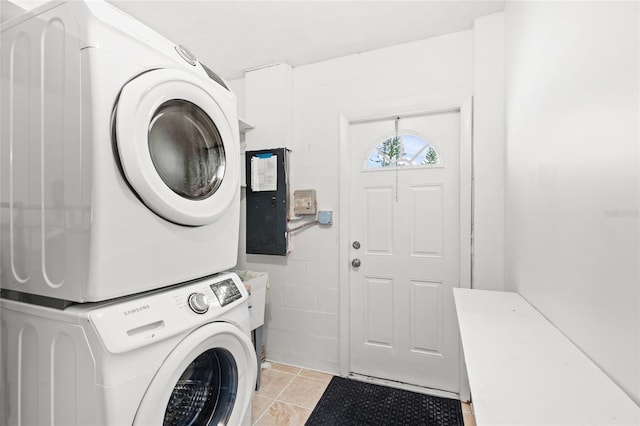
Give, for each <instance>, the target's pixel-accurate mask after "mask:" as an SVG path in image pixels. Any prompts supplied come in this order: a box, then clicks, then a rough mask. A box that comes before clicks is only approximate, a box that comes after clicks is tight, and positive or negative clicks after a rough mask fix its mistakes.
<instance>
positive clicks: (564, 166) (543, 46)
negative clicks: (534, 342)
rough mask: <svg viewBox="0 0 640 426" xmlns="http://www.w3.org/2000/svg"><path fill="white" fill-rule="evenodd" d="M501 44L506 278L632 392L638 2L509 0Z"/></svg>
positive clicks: (639, 364) (638, 309) (637, 310)
mask: <svg viewBox="0 0 640 426" xmlns="http://www.w3.org/2000/svg"><path fill="white" fill-rule="evenodd" d="M505 43H506V56H505V57H506V65H507V67H506V82H507V86H506V123H507V125H506V139H507V145H506V146H507V168H506V182H507V187H506V253H507V256H506V281H507V282H509V283H510V284H512V285H513V286H514V288H515V289H516V290H517V291H518V292H520V293H521V294H522V295H523V296H524V297H525V298H526V299H527V300H529V301H530V302H531V303H532V304H533V305H534V306H535V307H536V308H537V309H539V310H540V311H541V312H542V314H544V315H545V316H546V317H547V318H549V319H550V320H551V321H552V322H553V323H554V324H555V325H556V326H557V327H558V328H559V329H560V330H561V331H562V332H564V333H565V334H566V335H567V336H568V337H569V338H570V339H571V340H572V341H573V342H574V343H576V344H577V345H578V346H579V347H580V348H581V349H582V350H583V351H584V352H585V353H586V354H587V355H588V356H589V357H591V358H592V359H593V360H594V361H595V362H596V363H597V364H599V365H600V367H601V368H603V370H605V371H606V372H607V373H608V374H609V375H610V376H611V377H612V378H613V379H614V380H615V381H616V382H617V383H619V384H620V385H621V386H622V387H623V388H624V389H625V390H626V391H627V392H628V393H629V394H630V395H631V396H632V397H634V398H635V400H636V401H637V402H640V342H639V336H640V300H639V296H640V295H639V274H638V259H639V257H638V231H639V227H638V178H639V174H638V169H639V156H638V155H639V152H638V145H639V144H638V140H639V136H640V135H639V120H638V117H639V116H638V114H639V110H638V90H639V86H638V77H639V73H638V71H639V70H638V53H639V45H638V3H637V2H626V3H622V2H620V3H616V2H507V6H506V9H505ZM550 385H552V384H550Z"/></svg>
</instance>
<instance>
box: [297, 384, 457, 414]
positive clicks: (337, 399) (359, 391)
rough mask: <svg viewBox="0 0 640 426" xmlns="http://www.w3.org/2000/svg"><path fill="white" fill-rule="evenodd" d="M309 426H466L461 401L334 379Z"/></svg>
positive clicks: (315, 410) (323, 395)
mask: <svg viewBox="0 0 640 426" xmlns="http://www.w3.org/2000/svg"><path fill="white" fill-rule="evenodd" d="M306 425H307V426H320V425H327V426H329V425H331V426H336V425H341V426H351V425H367V426H372V425H385V426H386V425H411V426H414V425H429V426H464V420H463V418H462V407H461V406H460V401H458V400H455V399H448V398H439V397H436V396H429V395H424V394H421V393H415V392H409V391H406V390H402V389H395V388H390V387H387V386H380V385H374V384H371V383H365V382H360V381H357V380H352V379H344V378H342V377H334V378H333V379H331V383H329V386H327V389H326V390H325V391H324V394H322V398H320V402H318V405H316V408H315V409H314V410H313V412H312V413H311V416H310V417H309V420H307V423H306Z"/></svg>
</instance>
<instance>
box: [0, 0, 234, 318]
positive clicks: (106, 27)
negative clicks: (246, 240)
mask: <svg viewBox="0 0 640 426" xmlns="http://www.w3.org/2000/svg"><path fill="white" fill-rule="evenodd" d="M0 34H1V39H2V41H1V43H2V45H1V46H2V47H1V51H0V56H1V57H0V63H1V64H0V71H1V76H2V78H1V83H0V84H1V85H2V86H1V87H0V91H1V93H2V96H1V97H0V98H1V100H0V203H1V205H0V207H1V209H0V224H1V227H0V232H1V234H2V235H1V239H2V247H1V249H0V253H1V262H0V268H1V270H0V272H1V274H2V275H1V277H2V279H1V285H2V288H3V289H4V291H5V292H7V291H8V292H19V293H24V294H26V295H27V296H26V297H27V298H26V299H24V300H29V301H33V300H34V299H33V298H31V299H29V297H30V296H28V295H36V296H42V297H46V298H48V299H47V300H48V302H49V303H50V304H51V305H53V306H58V307H60V306H66V305H67V303H66V302H65V301H67V302H69V301H73V302H87V301H89V302H95V301H101V300H107V299H111V298H115V297H120V296H124V295H130V294H134V293H138V292H143V291H147V290H151V289H156V288H161V287H164V286H167V285H173V284H177V283H180V282H185V281H188V280H191V279H197V278H201V277H204V276H207V275H211V274H214V273H218V272H221V271H224V270H227V269H230V268H231V267H233V266H234V265H235V263H236V260H237V247H238V231H239V215H240V207H239V206H240V204H239V197H240V195H239V191H240V173H241V172H240V146H239V134H238V119H237V111H236V98H235V96H234V95H233V93H231V91H230V90H229V89H228V87H227V86H226V84H225V82H224V81H223V80H222V79H221V78H220V77H218V76H217V75H216V74H215V73H213V71H211V70H210V69H208V68H206V67H204V66H203V65H201V64H200V63H199V62H198V61H197V60H196V59H195V58H194V57H193V55H191V54H190V53H189V52H188V51H187V50H186V49H185V48H182V47H179V46H176V45H175V44H173V43H171V42H169V41H168V40H166V39H165V38H163V37H162V36H160V35H159V34H157V33H155V32H154V31H152V30H150V29H149V28H147V27H145V26H144V25H142V24H141V23H139V22H138V21H136V20H134V19H133V18H131V17H130V16H128V15H126V14H125V13H123V12H121V11H120V10H119V9H117V8H115V7H113V6H111V5H109V4H108V3H105V2H102V1H90V2H86V3H85V2H77V1H72V2H52V3H49V4H46V5H44V6H42V7H40V8H38V9H36V10H34V11H33V12H32V13H29V14H27V15H25V16H23V17H18V18H16V19H14V20H12V21H9V22H7V23H5V24H3V25H2V26H1V27H0ZM212 42H216V41H215V40H213V41H212ZM36 299H37V298H36ZM49 299H53V300H49Z"/></svg>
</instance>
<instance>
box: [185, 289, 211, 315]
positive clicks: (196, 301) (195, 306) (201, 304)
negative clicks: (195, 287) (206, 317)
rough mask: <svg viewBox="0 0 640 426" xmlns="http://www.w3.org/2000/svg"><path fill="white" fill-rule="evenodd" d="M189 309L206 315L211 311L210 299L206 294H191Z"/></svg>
mask: <svg viewBox="0 0 640 426" xmlns="http://www.w3.org/2000/svg"><path fill="white" fill-rule="evenodd" d="M189 307H190V308H191V310H192V311H193V312H195V313H196V314H204V313H205V312H207V311H208V310H209V299H207V296H205V294H204V293H191V294H190V295H189Z"/></svg>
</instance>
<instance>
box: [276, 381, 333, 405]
mask: <svg viewBox="0 0 640 426" xmlns="http://www.w3.org/2000/svg"><path fill="white" fill-rule="evenodd" d="M327 385H328V383H327V382H323V381H320V380H315V379H310V378H307V377H302V376H298V377H296V378H295V379H293V381H292V382H291V384H290V385H289V386H288V387H287V388H286V389H285V390H284V392H282V394H281V395H280V397H279V398H278V400H279V401H284V402H289V403H291V404H295V405H300V406H302V407H305V408H309V409H313V408H314V407H315V406H316V404H317V403H318V401H319V400H320V397H321V396H322V394H323V393H324V390H325V389H326V388H327Z"/></svg>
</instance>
